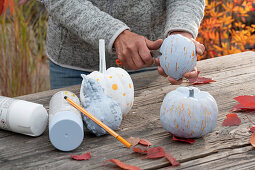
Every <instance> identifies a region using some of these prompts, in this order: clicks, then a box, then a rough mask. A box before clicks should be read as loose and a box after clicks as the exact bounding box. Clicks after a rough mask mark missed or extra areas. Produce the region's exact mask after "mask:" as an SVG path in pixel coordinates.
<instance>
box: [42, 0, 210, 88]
mask: <svg viewBox="0 0 255 170" xmlns="http://www.w3.org/2000/svg"><path fill="white" fill-rule="evenodd" d="M44 5H45V7H46V9H47V11H48V13H49V20H48V31H47V40H46V43H47V55H48V57H49V59H50V81H51V89H55V88H60V87H65V86H70V85H74V84H80V83H81V80H82V79H81V76H80V74H89V73H90V72H91V71H94V70H98V65H99V57H98V43H99V39H105V42H106V49H107V53H106V63H107V67H111V66H114V67H115V66H116V63H115V60H116V59H117V58H119V60H120V61H121V62H122V63H123V65H124V66H125V67H126V68H127V69H129V71H130V70H145V69H146V68H148V66H151V65H152V64H153V62H154V61H153V58H152V56H151V54H150V50H156V49H158V48H159V47H160V46H161V44H162V41H163V40H162V39H164V38H166V37H167V36H168V35H169V34H177V33H178V34H182V35H183V36H186V37H188V38H190V39H192V41H193V42H194V43H195V45H196V51H197V53H198V54H203V52H204V46H203V45H202V44H200V43H199V42H197V41H195V40H194V39H195V38H196V37H197V34H198V28H199V25H200V22H201V20H202V18H203V12H204V7H205V1H204V0H190V1H188V0H44ZM155 63H156V64H158V65H159V61H158V59H155ZM158 71H159V74H160V75H162V76H166V74H165V73H164V71H163V69H162V68H161V67H160V66H159V67H158ZM196 74H197V73H196V69H195V70H194V71H193V72H190V73H186V74H185V75H184V76H185V77H193V76H196ZM168 80H169V82H170V83H172V84H180V83H181V81H182V80H174V79H172V78H170V77H169V78H168Z"/></svg>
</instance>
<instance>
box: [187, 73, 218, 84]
mask: <svg viewBox="0 0 255 170" xmlns="http://www.w3.org/2000/svg"><path fill="white" fill-rule="evenodd" d="M199 73H200V71H198V72H197V77H195V78H188V81H189V83H191V84H192V85H198V84H206V83H210V82H215V80H212V79H211V78H206V77H198V75H199Z"/></svg>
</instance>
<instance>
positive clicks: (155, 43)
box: [145, 38, 163, 50]
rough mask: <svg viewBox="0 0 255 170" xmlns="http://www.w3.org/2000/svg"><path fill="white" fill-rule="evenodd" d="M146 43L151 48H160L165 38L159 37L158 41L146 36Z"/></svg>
mask: <svg viewBox="0 0 255 170" xmlns="http://www.w3.org/2000/svg"><path fill="white" fill-rule="evenodd" d="M145 43H146V45H147V47H148V48H149V49H150V50H157V49H159V48H160V46H161V44H162V43H163V40H162V39H158V40H156V41H150V40H148V39H147V38H145Z"/></svg>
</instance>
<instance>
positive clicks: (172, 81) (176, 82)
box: [168, 77, 182, 85]
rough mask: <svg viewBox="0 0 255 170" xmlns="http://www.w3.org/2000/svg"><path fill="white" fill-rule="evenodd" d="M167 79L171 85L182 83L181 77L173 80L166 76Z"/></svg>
mask: <svg viewBox="0 0 255 170" xmlns="http://www.w3.org/2000/svg"><path fill="white" fill-rule="evenodd" d="M168 81H169V82H170V83H171V84H172V85H180V84H182V79H179V80H175V79H173V78H171V77H168Z"/></svg>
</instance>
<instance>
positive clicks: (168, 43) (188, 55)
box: [159, 34, 197, 80]
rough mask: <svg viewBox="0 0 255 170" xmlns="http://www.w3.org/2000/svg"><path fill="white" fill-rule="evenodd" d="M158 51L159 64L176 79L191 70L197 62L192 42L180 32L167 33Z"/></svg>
mask: <svg viewBox="0 0 255 170" xmlns="http://www.w3.org/2000/svg"><path fill="white" fill-rule="evenodd" d="M160 52H161V53H162V55H161V56H159V62H160V66H161V67H162V68H163V70H164V72H165V73H166V74H167V75H168V76H170V77H172V78H174V79H176V80H179V79H180V78H182V77H183V75H184V73H186V72H190V71H192V70H193V69H194V67H195V65H196V62H197V55H196V50H195V45H194V43H193V42H192V41H191V40H190V39H188V38H186V37H184V36H182V35H180V34H176V35H169V36H168V37H167V38H166V39H165V40H164V41H163V44H162V45H161V47H160Z"/></svg>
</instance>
